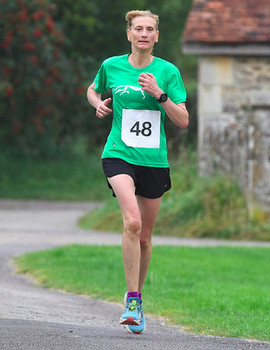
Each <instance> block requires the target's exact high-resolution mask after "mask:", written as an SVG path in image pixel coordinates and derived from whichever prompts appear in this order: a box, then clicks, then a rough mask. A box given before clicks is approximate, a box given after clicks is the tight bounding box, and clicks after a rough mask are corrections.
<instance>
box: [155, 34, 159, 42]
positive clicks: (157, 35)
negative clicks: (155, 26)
mask: <svg viewBox="0 0 270 350" xmlns="http://www.w3.org/2000/svg"><path fill="white" fill-rule="evenodd" d="M158 37H159V31H157V34H156V43H157V42H158Z"/></svg>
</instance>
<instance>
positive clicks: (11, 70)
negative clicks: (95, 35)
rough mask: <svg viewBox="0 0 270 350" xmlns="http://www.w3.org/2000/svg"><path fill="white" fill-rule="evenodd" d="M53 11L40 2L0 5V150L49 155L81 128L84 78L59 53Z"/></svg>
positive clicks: (25, 0)
mask: <svg viewBox="0 0 270 350" xmlns="http://www.w3.org/2000/svg"><path fill="white" fill-rule="evenodd" d="M55 10H56V8H55V6H54V5H53V4H50V3H47V2H45V1H43V0H14V1H8V0H1V1H0V13H1V15H0V29H1V30H0V54H1V71H0V79H1V83H0V109H1V133H0V143H1V147H2V149H3V148H5V147H6V148H8V149H9V150H10V149H13V150H16V152H18V153H19V154H33V155H43V156H48V155H49V156H51V155H53V154H55V153H57V152H59V150H60V149H61V147H63V146H67V145H68V144H69V143H72V139H73V138H74V136H76V131H77V130H78V129H80V128H82V127H83V123H84V113H83V106H87V101H86V98H85V92H86V87H85V86H84V81H85V78H84V76H83V71H82V70H81V68H80V67H78V66H77V67H75V65H74V64H73V63H72V62H71V61H70V60H69V59H68V58H67V57H66V55H65V54H64V51H63V48H64V47H65V46H66V45H67V44H68V41H67V39H66V37H65V35H64V34H63V32H62V31H61V29H60V27H59V25H58V24H57V23H56V22H55V21H54V17H53V16H54V13H55ZM82 94H83V95H84V96H83V101H85V102H84V103H85V105H84V104H83V103H82V100H81V99H82V97H81V95H82Z"/></svg>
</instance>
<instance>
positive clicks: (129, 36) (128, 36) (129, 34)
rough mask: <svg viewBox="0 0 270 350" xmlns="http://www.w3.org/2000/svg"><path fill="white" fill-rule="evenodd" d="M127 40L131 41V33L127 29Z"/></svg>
mask: <svg viewBox="0 0 270 350" xmlns="http://www.w3.org/2000/svg"><path fill="white" fill-rule="evenodd" d="M127 39H128V41H131V33H130V30H129V29H127Z"/></svg>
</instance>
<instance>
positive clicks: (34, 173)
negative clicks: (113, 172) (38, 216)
mask: <svg viewBox="0 0 270 350" xmlns="http://www.w3.org/2000/svg"><path fill="white" fill-rule="evenodd" d="M0 164H1V168H2V169H1V171H0V197H1V198H11V199H41V200H67V201H91V200H103V199H104V198H106V197H107V188H106V183H105V181H104V175H103V172H102V168H101V162H100V159H99V153H98V151H97V152H95V153H94V154H93V155H89V156H87V155H73V156H70V157H68V158H67V157H66V158H60V159H54V160H53V159H51V160H42V159H31V158H22V159H20V158H18V157H17V158H15V157H11V156H7V155H0Z"/></svg>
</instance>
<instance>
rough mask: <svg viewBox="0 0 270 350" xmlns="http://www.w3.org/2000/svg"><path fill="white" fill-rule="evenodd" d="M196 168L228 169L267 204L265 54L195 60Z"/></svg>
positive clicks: (269, 150) (269, 111)
mask: <svg viewBox="0 0 270 350" xmlns="http://www.w3.org/2000/svg"><path fill="white" fill-rule="evenodd" d="M198 113H199V142H198V151H199V172H200V174H208V175H209V174H212V173H214V172H222V173H229V174H231V175H232V176H233V177H235V178H236V179H237V180H238V181H239V184H240V185H241V186H242V188H244V189H245V190H246V193H247V194H248V195H249V198H251V200H252V198H253V199H256V200H258V201H259V202H261V203H264V204H265V205H266V207H269V208H270V58H269V57H238V56H235V57H229V56H204V57H201V58H200V61H199V111H198Z"/></svg>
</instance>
